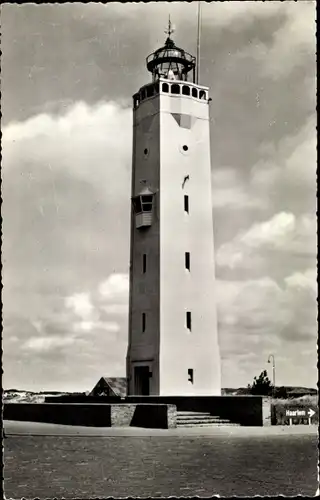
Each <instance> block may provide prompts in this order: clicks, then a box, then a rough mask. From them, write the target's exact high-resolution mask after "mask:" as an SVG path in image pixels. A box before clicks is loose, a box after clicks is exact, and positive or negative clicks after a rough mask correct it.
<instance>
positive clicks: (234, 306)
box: [217, 269, 317, 385]
mask: <svg viewBox="0 0 320 500" xmlns="http://www.w3.org/2000/svg"><path fill="white" fill-rule="evenodd" d="M217 285H218V290H217V297H218V321H219V340H220V349H221V352H222V357H223V359H224V363H223V374H224V376H225V377H230V376H231V375H230V373H231V372H232V373H233V374H234V375H235V374H236V372H237V371H238V369H239V375H240V377H241V379H242V380H243V382H242V384H243V385H246V384H247V383H249V382H251V381H252V380H251V379H250V377H249V373H250V371H251V373H252V379H253V376H254V375H257V374H259V373H260V371H261V370H262V369H263V367H264V366H265V364H266V360H267V356H268V354H270V353H274V354H275V356H276V359H277V361H278V363H279V364H280V372H281V376H283V374H284V373H287V374H290V377H291V380H293V381H294V380H296V382H292V383H298V381H299V378H300V380H301V377H302V379H303V377H304V376H306V375H303V372H304V371H305V362H306V360H305V357H308V356H309V357H310V355H311V354H312V352H314V353H315V352H316V349H315V342H316V338H317V321H316V318H317V300H316V299H317V281H316V272H315V271H314V270H313V269H307V270H305V271H304V272H301V273H293V274H292V275H290V276H287V277H286V278H285V279H284V281H283V283H282V285H279V284H278V283H277V282H275V281H274V280H272V279H270V278H269V277H267V276H266V277H263V278H260V279H255V280H247V281H227V280H218V282H217ZM302 351H303V354H301V356H300V357H299V356H298V353H301V352H302ZM292 359H295V365H294V368H293V367H292ZM240 360H241V361H240ZM309 362H310V360H309ZM238 363H241V365H240V366H239V365H238ZM243 370H244V371H243ZM295 370H296V372H295ZM242 371H243V374H241V372H242ZM309 372H310V373H313V374H314V376H315V372H316V362H315V361H314V365H312V364H311V365H310V366H309ZM245 373H246V374H247V379H245V376H244V374H245Z"/></svg>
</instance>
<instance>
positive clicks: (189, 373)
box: [188, 368, 193, 384]
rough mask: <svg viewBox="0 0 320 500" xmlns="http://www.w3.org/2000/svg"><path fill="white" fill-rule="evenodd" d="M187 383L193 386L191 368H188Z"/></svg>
mask: <svg viewBox="0 0 320 500" xmlns="http://www.w3.org/2000/svg"><path fill="white" fill-rule="evenodd" d="M188 382H190V383H191V384H193V369H192V368H188Z"/></svg>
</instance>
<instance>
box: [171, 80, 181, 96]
mask: <svg viewBox="0 0 320 500" xmlns="http://www.w3.org/2000/svg"><path fill="white" fill-rule="evenodd" d="M171 94H180V85H178V84H177V83H173V84H172V85H171Z"/></svg>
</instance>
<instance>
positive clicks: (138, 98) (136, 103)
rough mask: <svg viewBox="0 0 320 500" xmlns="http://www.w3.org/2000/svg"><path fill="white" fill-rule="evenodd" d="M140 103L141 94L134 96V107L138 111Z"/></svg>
mask: <svg viewBox="0 0 320 500" xmlns="http://www.w3.org/2000/svg"><path fill="white" fill-rule="evenodd" d="M139 103H140V97H139V94H136V95H134V96H133V107H134V109H136V108H137V107H138V106H139Z"/></svg>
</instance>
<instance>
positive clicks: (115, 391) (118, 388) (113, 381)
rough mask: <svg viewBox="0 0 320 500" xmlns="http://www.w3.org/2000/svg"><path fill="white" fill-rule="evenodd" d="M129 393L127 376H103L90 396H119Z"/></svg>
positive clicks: (122, 396)
mask: <svg viewBox="0 0 320 500" xmlns="http://www.w3.org/2000/svg"><path fill="white" fill-rule="evenodd" d="M126 395H127V379H126V378H125V377H101V379H100V380H99V381H98V382H97V384H96V385H95V386H94V388H93V389H92V391H91V392H90V396H118V397H121V398H124V397H126Z"/></svg>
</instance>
